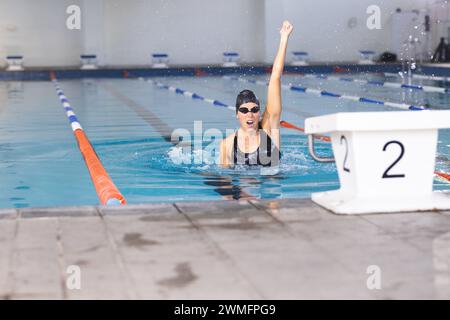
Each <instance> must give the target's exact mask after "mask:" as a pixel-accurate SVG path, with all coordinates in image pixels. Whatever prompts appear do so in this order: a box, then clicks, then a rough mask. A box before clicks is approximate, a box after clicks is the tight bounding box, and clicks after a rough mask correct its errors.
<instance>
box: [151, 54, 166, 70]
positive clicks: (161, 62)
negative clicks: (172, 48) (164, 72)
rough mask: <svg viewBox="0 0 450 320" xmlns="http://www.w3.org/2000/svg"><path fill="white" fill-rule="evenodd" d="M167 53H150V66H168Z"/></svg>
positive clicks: (156, 67)
mask: <svg viewBox="0 0 450 320" xmlns="http://www.w3.org/2000/svg"><path fill="white" fill-rule="evenodd" d="M168 63H169V55H168V54H167V53H152V68H155V69H158V68H168V67H169V66H168Z"/></svg>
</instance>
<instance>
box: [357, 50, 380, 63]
mask: <svg viewBox="0 0 450 320" xmlns="http://www.w3.org/2000/svg"><path fill="white" fill-rule="evenodd" d="M375 54H376V53H375V51H371V50H359V55H360V59H359V61H358V64H374V63H375V62H374V59H375Z"/></svg>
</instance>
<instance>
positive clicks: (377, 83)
mask: <svg viewBox="0 0 450 320" xmlns="http://www.w3.org/2000/svg"><path fill="white" fill-rule="evenodd" d="M299 76H300V77H304V78H313V79H323V80H333V81H345V82H356V83H360V84H368V85H375V86H379V87H388V88H396V89H412V90H421V91H424V92H438V93H450V88H441V87H434V86H421V85H415V84H403V83H398V82H387V81H371V80H363V79H354V78H343V77H335V76H326V75H313V74H304V75H299Z"/></svg>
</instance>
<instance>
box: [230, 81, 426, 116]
mask: <svg viewBox="0 0 450 320" xmlns="http://www.w3.org/2000/svg"><path fill="white" fill-rule="evenodd" d="M223 78H225V79H228V80H237V81H241V82H247V83H253V84H259V85H266V86H267V85H268V84H269V83H268V82H267V81H259V80H252V79H244V78H241V77H232V76H223ZM281 87H282V88H283V89H286V90H292V91H296V92H301V93H309V94H314V95H317V96H322V97H332V98H339V99H344V100H351V101H356V102H365V103H372V104H378V105H383V106H388V107H392V108H398V109H405V110H427V109H429V108H427V107H424V106H414V105H409V104H406V103H397V102H389V101H382V100H375V99H369V98H364V97H356V96H348V95H344V94H338V93H333V92H329V91H324V90H318V89H313V88H306V87H302V86H295V85H291V84H282V85H281Z"/></svg>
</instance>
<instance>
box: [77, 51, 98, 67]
mask: <svg viewBox="0 0 450 320" xmlns="http://www.w3.org/2000/svg"><path fill="white" fill-rule="evenodd" d="M80 60H81V68H80V69H81V70H94V69H98V66H97V63H98V62H97V55H95V54H82V55H80Z"/></svg>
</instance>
